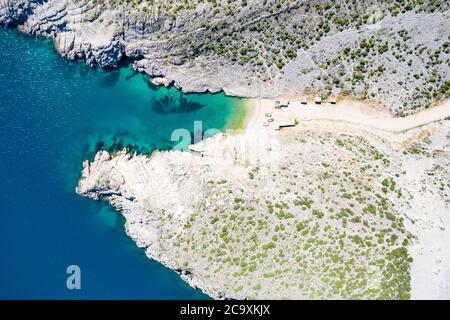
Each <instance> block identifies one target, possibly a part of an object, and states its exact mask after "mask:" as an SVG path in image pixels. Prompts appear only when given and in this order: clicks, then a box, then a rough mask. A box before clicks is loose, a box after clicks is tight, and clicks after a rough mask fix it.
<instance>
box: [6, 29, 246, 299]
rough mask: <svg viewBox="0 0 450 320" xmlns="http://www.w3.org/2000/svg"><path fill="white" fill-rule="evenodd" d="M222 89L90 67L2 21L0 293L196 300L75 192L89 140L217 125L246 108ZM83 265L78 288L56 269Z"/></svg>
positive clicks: (132, 140) (147, 147)
mask: <svg viewBox="0 0 450 320" xmlns="http://www.w3.org/2000/svg"><path fill="white" fill-rule="evenodd" d="M243 110H244V108H243V102H242V101H241V100H239V99H236V98H229V97H226V96H224V95H223V94H217V95H211V94H205V95H183V94H181V93H179V92H178V91H177V90H176V89H174V88H171V89H165V88H156V87H153V86H151V85H149V84H148V81H146V77H145V76H144V75H141V74H137V73H135V72H133V70H132V69H131V68H130V67H129V66H127V65H126V64H125V63H124V65H123V66H122V67H121V68H120V69H118V70H113V71H108V72H107V71H102V70H93V69H90V68H88V67H87V66H85V65H84V64H82V63H74V62H70V61H67V60H64V59H62V58H60V57H59V56H58V54H57V53H56V52H55V51H54V49H53V46H52V43H51V42H50V41H48V40H44V39H35V38H33V37H30V36H27V35H24V34H21V33H19V32H17V31H15V30H6V29H0V174H1V177H0V218H1V224H0V298H64V299H67V298H68V299H71V298H112V299H116V298H125V299H129V298H132V299H203V298H206V296H204V295H203V294H202V293H201V292H200V291H199V290H193V289H191V288H190V287H189V286H188V285H187V284H185V283H184V282H183V281H182V280H181V279H179V277H178V275H176V274H175V273H174V272H173V271H171V270H168V269H166V268H164V267H163V266H161V265H160V264H158V263H157V262H155V261H151V260H149V259H148V258H147V257H146V256H145V254H144V252H143V250H140V249H138V248H137V247H136V246H135V244H134V243H133V241H132V240H131V239H129V238H128V237H127V236H126V234H125V232H124V230H123V221H122V219H121V217H120V215H118V214H117V213H115V212H114V211H113V210H111V209H110V208H109V207H108V206H107V205H105V204H102V203H99V202H94V201H92V200H88V199H85V198H82V197H80V196H78V195H76V194H75V193H74V189H75V186H76V183H77V179H78V177H79V174H80V169H81V164H82V161H83V160H85V159H88V158H92V157H93V155H94V153H95V151H96V150H98V149H109V150H114V149H120V148H122V147H124V146H128V147H130V148H133V149H135V150H137V151H139V152H148V153H149V152H151V150H153V149H155V148H157V149H169V148H171V147H173V145H174V142H172V141H170V136H171V132H172V130H174V129H176V128H186V129H189V130H191V131H192V130H193V122H194V121H196V120H201V121H203V129H204V130H205V129H208V128H219V129H223V128H225V127H227V126H230V125H235V124H236V123H238V122H239V120H240V119H241V116H242V114H243V113H244V111H243ZM73 264H75V265H78V266H80V268H81V286H82V288H81V290H79V291H70V290H68V289H67V288H66V278H67V274H66V268H67V266H69V265H73Z"/></svg>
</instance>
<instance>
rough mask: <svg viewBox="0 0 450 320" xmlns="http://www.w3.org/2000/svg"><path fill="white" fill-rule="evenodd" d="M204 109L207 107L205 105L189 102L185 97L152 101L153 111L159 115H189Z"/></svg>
mask: <svg viewBox="0 0 450 320" xmlns="http://www.w3.org/2000/svg"><path fill="white" fill-rule="evenodd" d="M203 107H205V105H204V104H201V103H199V102H195V101H192V100H188V99H187V98H185V97H183V96H180V97H179V98H175V97H169V96H165V97H164V98H161V99H156V98H153V99H152V108H153V111H154V112H156V113H158V114H169V113H188V112H192V111H196V110H200V109H201V108H203Z"/></svg>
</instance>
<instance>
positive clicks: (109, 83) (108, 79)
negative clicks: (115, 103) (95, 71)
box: [99, 70, 120, 88]
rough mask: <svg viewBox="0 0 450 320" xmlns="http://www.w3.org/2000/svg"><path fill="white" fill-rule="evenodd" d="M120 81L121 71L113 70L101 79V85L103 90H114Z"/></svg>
mask: <svg viewBox="0 0 450 320" xmlns="http://www.w3.org/2000/svg"><path fill="white" fill-rule="evenodd" d="M119 79H120V71H117V70H111V71H109V72H108V73H106V75H105V76H104V77H102V78H100V79H99V84H100V86H102V87H103V88H112V87H114V85H115V84H116V83H117V82H118V81H119Z"/></svg>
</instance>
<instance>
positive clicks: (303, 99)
mask: <svg viewBox="0 0 450 320" xmlns="http://www.w3.org/2000/svg"><path fill="white" fill-rule="evenodd" d="M300 103H301V104H308V100H306V97H302V99H301V100H300Z"/></svg>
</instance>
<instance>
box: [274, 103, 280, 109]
mask: <svg viewBox="0 0 450 320" xmlns="http://www.w3.org/2000/svg"><path fill="white" fill-rule="evenodd" d="M275 109H281V102H280V101H275Z"/></svg>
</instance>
